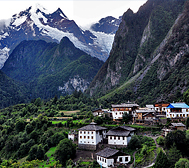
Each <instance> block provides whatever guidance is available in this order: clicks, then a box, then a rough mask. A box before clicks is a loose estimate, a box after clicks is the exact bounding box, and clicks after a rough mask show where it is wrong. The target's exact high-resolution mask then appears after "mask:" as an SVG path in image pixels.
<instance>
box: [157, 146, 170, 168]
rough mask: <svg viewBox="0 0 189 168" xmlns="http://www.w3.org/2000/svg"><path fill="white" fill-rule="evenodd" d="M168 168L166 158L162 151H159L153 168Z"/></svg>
mask: <svg viewBox="0 0 189 168" xmlns="http://www.w3.org/2000/svg"><path fill="white" fill-rule="evenodd" d="M168 167H169V163H168V159H167V156H166V155H165V153H164V152H163V151H162V150H160V152H159V153H158V155H157V159H156V162H155V165H154V168H168Z"/></svg>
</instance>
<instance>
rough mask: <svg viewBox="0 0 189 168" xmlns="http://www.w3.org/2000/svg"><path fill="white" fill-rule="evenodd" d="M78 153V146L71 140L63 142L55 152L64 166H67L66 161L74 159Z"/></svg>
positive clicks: (57, 158)
mask: <svg viewBox="0 0 189 168" xmlns="http://www.w3.org/2000/svg"><path fill="white" fill-rule="evenodd" d="M75 153H76V145H75V144H73V143H72V141H71V140H69V139H67V138H65V139H63V140H61V141H60V142H59V144H58V146H57V148H56V150H55V154H54V156H55V158H56V160H59V161H60V163H62V164H63V165H65V164H66V161H67V160H69V159H70V158H73V157H74V156H75Z"/></svg>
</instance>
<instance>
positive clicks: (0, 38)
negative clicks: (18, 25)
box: [0, 32, 9, 40]
mask: <svg viewBox="0 0 189 168" xmlns="http://www.w3.org/2000/svg"><path fill="white" fill-rule="evenodd" d="M7 36H9V34H8V33H7V32H6V33H4V34H3V35H0V40H2V39H3V38H6V37H7Z"/></svg>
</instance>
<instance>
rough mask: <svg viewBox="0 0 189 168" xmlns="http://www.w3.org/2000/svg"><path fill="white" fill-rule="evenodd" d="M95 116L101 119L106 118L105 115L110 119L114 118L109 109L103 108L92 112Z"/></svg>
mask: <svg viewBox="0 0 189 168" xmlns="http://www.w3.org/2000/svg"><path fill="white" fill-rule="evenodd" d="M92 113H93V116H94V117H96V116H99V117H105V115H107V116H108V117H110V118H112V113H111V111H110V110H108V109H102V108H98V109H95V110H93V111H92Z"/></svg>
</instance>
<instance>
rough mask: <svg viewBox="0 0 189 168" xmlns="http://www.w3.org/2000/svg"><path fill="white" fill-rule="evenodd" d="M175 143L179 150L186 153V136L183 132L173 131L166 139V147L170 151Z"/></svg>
mask: <svg viewBox="0 0 189 168" xmlns="http://www.w3.org/2000/svg"><path fill="white" fill-rule="evenodd" d="M174 143H175V145H176V147H177V149H178V150H180V151H181V152H182V153H186V151H187V148H186V135H185V133H184V132H183V131H181V130H176V131H172V132H170V133H168V134H167V136H166V137H165V146H166V147H167V148H168V149H169V148H170V147H171V146H172V145H173V144H174Z"/></svg>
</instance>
